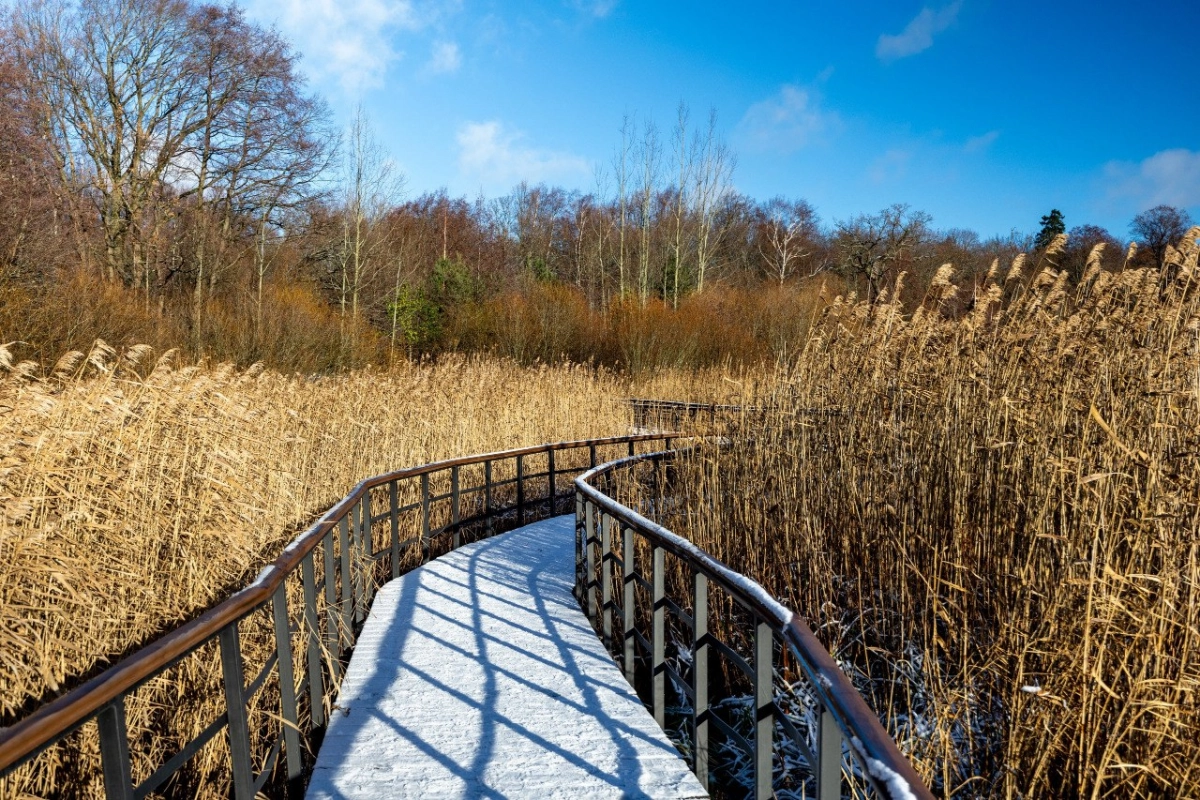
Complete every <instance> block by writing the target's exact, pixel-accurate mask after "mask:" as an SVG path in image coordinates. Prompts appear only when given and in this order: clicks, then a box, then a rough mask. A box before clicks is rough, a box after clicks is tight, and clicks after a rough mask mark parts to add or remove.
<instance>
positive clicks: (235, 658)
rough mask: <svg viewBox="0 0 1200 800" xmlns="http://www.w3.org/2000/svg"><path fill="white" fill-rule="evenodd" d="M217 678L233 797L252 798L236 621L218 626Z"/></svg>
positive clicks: (247, 732)
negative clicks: (220, 685) (222, 693)
mask: <svg viewBox="0 0 1200 800" xmlns="http://www.w3.org/2000/svg"><path fill="white" fill-rule="evenodd" d="M220 642H221V677H222V680H223V682H224V686H225V713H226V715H227V719H228V722H227V725H226V729H227V731H228V733H229V756H230V766H231V767H232V770H233V796H234V797H235V798H237V800H254V767H253V765H252V764H251V761H250V725H249V721H248V719H247V715H246V701H245V693H246V683H245V677H244V676H243V674H242V648H241V643H240V641H239V639H238V623H237V622H231V623H230V624H229V625H226V626H225V627H224V628H222V629H221V633H220Z"/></svg>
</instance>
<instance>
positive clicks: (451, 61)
mask: <svg viewBox="0 0 1200 800" xmlns="http://www.w3.org/2000/svg"><path fill="white" fill-rule="evenodd" d="M461 66H462V53H461V52H460V51H459V49H458V45H457V44H456V43H455V42H436V43H434V45H433V55H432V56H431V57H430V59H429V61H428V63H426V64H425V73H426V74H428V75H445V74H449V73H452V72H458V68H459V67H461Z"/></svg>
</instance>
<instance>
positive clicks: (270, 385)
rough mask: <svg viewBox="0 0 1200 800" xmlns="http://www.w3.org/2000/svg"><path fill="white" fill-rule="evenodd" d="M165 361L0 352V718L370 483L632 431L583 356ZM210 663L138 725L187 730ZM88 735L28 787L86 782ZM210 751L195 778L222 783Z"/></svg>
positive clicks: (207, 705) (217, 595) (192, 608)
mask: <svg viewBox="0 0 1200 800" xmlns="http://www.w3.org/2000/svg"><path fill="white" fill-rule="evenodd" d="M172 362H173V356H172V355H171V354H166V355H164V356H162V357H160V358H158V359H157V362H155V360H154V359H153V357H152V354H151V353H149V352H148V349H147V348H134V349H132V350H130V351H129V352H128V353H125V354H123V355H118V354H117V353H115V352H113V351H112V350H111V349H110V348H108V347H107V346H105V345H103V344H102V343H98V344H97V346H96V347H95V348H93V350H92V352H91V353H90V354H88V355H87V356H86V357H85V356H84V355H83V354H68V355H67V356H64V358H63V359H61V360H60V362H59V364H58V365H57V366H56V367H55V369H54V370H53V375H52V376H51V377H48V378H45V379H38V378H35V377H34V376H35V375H36V373H37V368H36V367H35V365H32V364H29V363H21V364H16V365H13V364H12V360H11V358H10V357H9V356H8V352H7V351H4V352H0V363H2V364H4V366H5V367H6V368H7V370H8V372H9V374H8V377H7V378H6V379H5V380H3V381H0V507H2V508H3V517H2V519H0V660H2V661H3V664H4V669H3V670H2V671H0V676H2V677H0V722H3V723H8V722H11V721H13V720H14V719H15V718H17V717H19V716H20V715H21V714H23V713H27V712H28V711H29V710H31V709H32V708H33V707H35V706H36V705H37V704H38V703H40V702H43V701H45V700H47V699H49V698H51V697H53V696H55V695H56V694H57V693H59V692H60V691H61V690H64V689H66V688H69V687H70V686H71V685H74V684H75V683H78V681H79V680H80V678H81V676H84V675H86V674H88V673H89V672H93V671H95V670H96V669H100V668H102V667H103V666H104V665H105V664H107V663H110V662H111V661H112V660H113V659H115V658H116V657H118V656H119V655H120V654H122V653H125V652H128V651H130V650H131V649H133V648H135V647H137V646H139V645H141V644H143V643H145V642H147V641H148V640H150V639H152V638H153V637H155V636H156V635H158V634H160V633H162V632H163V631H165V630H167V629H169V628H172V627H174V626H175V625H177V624H178V623H179V622H181V621H183V620H186V619H188V618H190V617H192V616H194V615H195V614H196V613H197V612H198V611H199V610H201V609H203V608H206V607H209V606H211V605H212V604H214V603H215V602H218V601H219V600H221V599H222V598H223V597H224V596H226V595H227V594H228V593H229V591H231V590H232V589H233V588H236V587H237V586H239V585H241V584H242V583H243V582H244V581H245V580H247V579H248V578H249V577H251V576H252V575H253V574H254V573H255V572H256V570H257V569H258V568H260V567H261V565H262V564H263V563H264V562H266V561H269V560H270V559H272V558H274V557H275V556H276V555H277V554H278V551H279V549H280V548H281V546H282V545H283V544H284V543H285V542H286V541H287V540H288V539H289V538H290V536H291V535H292V533H293V532H294V531H295V530H296V529H297V527H299V526H300V525H301V524H303V523H305V522H307V521H308V520H310V519H311V518H312V517H313V516H314V514H316V513H318V512H320V511H321V510H323V509H324V508H327V507H328V506H329V505H330V504H331V503H332V502H333V501H334V500H336V499H337V498H339V497H340V496H342V495H343V494H344V493H345V492H346V491H347V490H348V489H349V488H350V487H351V486H352V485H353V484H354V483H355V482H357V481H358V480H359V479H361V478H362V477H365V476H367V475H370V474H376V473H379V472H383V471H386V470H388V469H394V468H398V467H402V466H411V465H416V464H420V463H425V462H428V461H432V460H435V459H439V458H445V457H450V456H455V455H463V454H468V453H473V452H482V451H489V450H498V449H504V448H508V447H515V446H520V445H526V444H533V443H538V442H543V441H554V440H560V439H570V438H589V437H595V436H604V435H612V434H614V433H620V432H622V431H624V430H626V429H627V428H628V425H629V412H628V409H627V407H626V406H625V405H624V403H623V401H622V399H623V397H624V395H625V392H626V390H625V389H623V388H622V387H621V386H620V385H619V384H618V382H617V381H616V380H615V379H613V378H612V377H611V376H608V375H605V374H603V373H601V374H597V373H595V372H594V371H592V370H589V369H585V368H572V367H556V368H550V367H541V368H523V367H519V366H516V365H514V364H512V363H509V362H505V361H500V360H494V359H491V360H488V359H455V358H448V359H444V360H442V361H441V362H439V363H437V364H425V365H408V366H401V367H399V368H397V369H395V370H393V371H390V372H372V371H363V372H355V373H351V374H348V375H344V376H339V377H325V378H312V379H305V378H301V377H288V376H284V375H280V374H277V373H273V372H270V371H262V370H260V369H257V368H251V369H249V370H246V371H244V372H237V371H235V370H234V369H233V368H231V367H229V366H216V367H211V368H209V367H184V368H176V367H174V366H172ZM139 373H140V376H139ZM263 638H264V641H263V642H261V643H258V644H261V645H262V648H260V649H263V650H266V649H267V641H266V638H267V637H266V636H265V634H264V637H263ZM256 646H257V645H256V644H253V643H252V644H248V645H247V647H249V648H254V647H256ZM252 656H253V654H252V653H249V652H248V653H247V658H248V660H250V659H251V657H252ZM218 674H219V670H218V669H217V665H216V663H215V656H213V655H212V654H208V655H207V657H206V656H205V655H203V654H202V655H200V656H194V657H189V658H188V659H185V660H184V661H183V662H181V664H180V665H179V666H178V667H175V668H172V670H170V671H169V672H168V673H165V674H164V676H162V677H161V678H159V679H156V680H155V681H152V682H151V684H150V685H148V686H147V687H143V689H142V690H139V692H138V693H137V696H136V698H135V699H134V700H133V701H132V705H131V706H130V710H129V717H130V721H129V725H130V730H131V735H132V736H133V737H134V739H135V740H136V739H137V738H138V737H139V736H143V737H144V738H147V737H148V738H149V739H150V740H153V739H154V738H155V737H154V735H153V731H155V730H161V729H162V728H163V726H164V725H166V726H168V727H170V728H172V729H173V730H177V731H180V732H183V733H185V734H187V735H195V733H197V732H199V730H200V728H202V727H203V726H204V725H206V724H207V722H208V721H209V720H210V719H212V718H213V717H214V716H215V715H216V714H217V713H219V711H220V708H219V704H216V705H214V704H213V700H212V698H208V699H204V698H201V697H200V696H199V695H202V694H204V691H203V687H205V686H209V687H210V688H212V689H213V694H214V696H216V695H217V694H219V690H218V689H216V687H217V686H218V684H216V683H215V681H216V680H217V676H218ZM184 695H188V696H186V697H185V696H184ZM191 695H195V697H194V698H193V697H191ZM193 701H194V702H193ZM260 713H265V712H260ZM164 720H165V721H164ZM189 731H190V733H188V732H189ZM84 738H85V739H87V737H86V736H85V737H84ZM93 738H94V737H93ZM143 744H145V742H143ZM151 744H153V742H151ZM158 746H159V747H161V745H158ZM221 746H223V743H222V745H221ZM76 747H78V748H82V749H83V750H85V751H86V752H85V753H84V754H83V756H80V757H78V758H77V757H76V756H74V755H73V754H72V753H71V752H69V751H70V750H71V749H73V748H76ZM94 747H95V744H94V741H80V740H78V739H77V740H76V741H74V742H73V743H69V744H68V746H67V748H66V751H63V748H59V751H61V752H57V753H55V754H53V757H51V758H48V759H46V760H44V763H43V764H41V765H40V767H39V770H40V773H39V774H38V775H35V776H34V778H33V780H32V782H31V783H29V784H27V785H26V788H27V789H29V790H34V791H37V792H39V793H49V794H60V793H61V794H74V795H89V794H93V793H94V792H95V791H97V790H98V788H99V787H98V786H97V784H96V780H95V778H96V776H95V775H94V773H91V770H92V769H93V768H94V767H95V762H94V760H93V759H94V756H95V750H94ZM135 749H136V745H135ZM217 750H220V747H215V748H214V746H213V745H210V746H209V747H208V748H206V751H208V752H202V754H201V756H199V757H198V759H197V762H198V766H197V768H196V771H195V774H194V775H193V778H192V780H193V781H198V782H199V783H196V784H194V785H203V784H204V783H205V782H208V788H209V789H210V790H211V791H212V792H213V793H216V794H220V793H221V791H222V789H221V786H222V781H223V780H225V778H226V776H225V775H224V774H223V772H222V770H223V767H222V763H223V758H222V757H221V753H219V752H216V751H217ZM136 755H137V754H136V753H135V756H136ZM155 755H156V756H158V757H160V758H161V756H162V755H164V754H161V753H160V754H155ZM150 763H152V760H151V762H150ZM159 763H161V761H160V762H159ZM146 768H147V764H141V763H139V764H135V772H139V771H140V772H142V774H145V769H146ZM89 773H91V775H90V777H89ZM195 775H199V776H200V777H198V778H197V777H195ZM17 792H19V788H18V787H17V786H16V785H14V784H10V785H8V786H7V787H5V786H0V795H8V794H13V793H17Z"/></svg>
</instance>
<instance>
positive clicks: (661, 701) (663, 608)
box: [650, 546, 667, 728]
mask: <svg viewBox="0 0 1200 800" xmlns="http://www.w3.org/2000/svg"><path fill="white" fill-rule="evenodd" d="M653 554H654V558H653V561H654V580H653V586H654V593H653V605H652V606H651V608H653V609H654V612H653V628H652V633H651V640H650V645H651V649H652V657H651V661H650V677H651V683H650V694H651V696H652V699H653V701H654V721H655V722H657V723H658V727H660V728H665V727H666V726H667V667H666V661H667V659H666V641H665V639H666V626H667V617H666V614H667V604H666V600H665V598H666V575H665V572H666V570H665V568H664V564H663V560H664V551H663V549H662V548H661V547H657V546H655V547H654V548H653Z"/></svg>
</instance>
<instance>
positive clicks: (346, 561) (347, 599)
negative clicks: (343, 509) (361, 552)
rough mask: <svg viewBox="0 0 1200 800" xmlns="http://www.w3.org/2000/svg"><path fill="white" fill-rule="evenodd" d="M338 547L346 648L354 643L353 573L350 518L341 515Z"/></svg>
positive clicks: (343, 633)
mask: <svg viewBox="0 0 1200 800" xmlns="http://www.w3.org/2000/svg"><path fill="white" fill-rule="evenodd" d="M338 546H339V547H341V548H342V581H341V583H342V627H341V635H342V638H343V641H344V642H345V644H346V646H347V647H349V646H350V645H352V644H353V643H354V586H353V583H354V581H353V575H354V571H353V568H352V567H351V564H350V555H351V554H350V518H349V516H348V515H343V516H342V518H341V519H340V520H338Z"/></svg>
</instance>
